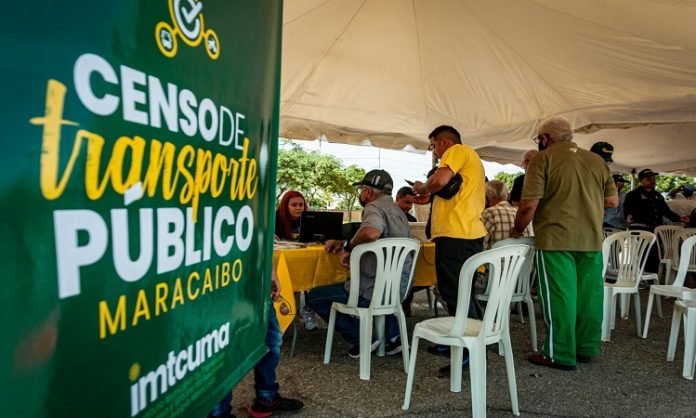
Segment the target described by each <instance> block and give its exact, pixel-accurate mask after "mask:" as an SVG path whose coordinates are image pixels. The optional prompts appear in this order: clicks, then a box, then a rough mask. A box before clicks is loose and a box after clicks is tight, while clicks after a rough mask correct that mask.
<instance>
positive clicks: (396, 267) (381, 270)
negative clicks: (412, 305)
mask: <svg viewBox="0 0 696 418" xmlns="http://www.w3.org/2000/svg"><path fill="white" fill-rule="evenodd" d="M419 250H420V241H418V240H414V239H411V238H382V239H379V240H377V241H374V242H370V243H367V244H360V245H358V246H356V247H355V248H354V249H353V251H352V252H351V254H350V291H349V296H348V303H345V304H343V303H338V302H334V303H333V304H332V305H331V314H330V316H329V324H328V329H327V334H326V347H325V348H324V364H328V363H329V362H330V361H331V348H332V346H333V336H334V328H335V326H336V315H337V314H338V313H339V312H340V313H343V314H346V315H352V316H357V317H358V319H359V320H360V378H361V379H363V380H370V359H371V357H372V351H371V349H370V346H371V345H372V320H373V318H374V319H375V321H376V322H377V335H378V338H379V340H380V346H379V348H378V351H377V355H379V356H384V347H385V338H384V316H385V315H389V314H395V315H396V318H397V320H398V322H399V333H400V334H401V347H402V356H403V360H404V371H406V370H407V366H408V331H407V329H406V315H404V311H403V309H402V307H401V301H402V298H401V292H400V289H401V274H402V272H403V270H404V263H405V262H406V259H407V257H408V256H409V255H410V256H411V259H412V260H413V261H412V264H411V271H410V272H409V275H408V288H410V287H411V282H412V281H413V272H414V271H415V268H416V260H417V259H418V251H419ZM367 254H374V255H375V257H376V258H377V275H376V277H375V285H374V288H373V293H372V299H371V300H370V306H369V307H367V308H361V307H358V297H359V294H360V259H361V257H363V256H365V255H367Z"/></svg>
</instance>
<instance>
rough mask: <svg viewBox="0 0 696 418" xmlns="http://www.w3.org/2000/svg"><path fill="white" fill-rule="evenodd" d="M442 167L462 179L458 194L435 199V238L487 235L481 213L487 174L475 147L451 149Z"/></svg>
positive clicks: (463, 237)
mask: <svg viewBox="0 0 696 418" xmlns="http://www.w3.org/2000/svg"><path fill="white" fill-rule="evenodd" d="M439 167H449V168H450V169H451V170H452V171H453V172H454V173H455V174H457V173H459V174H460V175H461V176H462V180H463V181H462V185H461V187H460V188H459V192H457V194H456V195H455V196H454V197H452V198H451V199H443V198H441V197H439V196H435V199H434V200H433V215H432V216H433V217H432V234H431V236H432V237H433V238H437V237H449V238H462V239H476V238H481V237H484V236H486V227H485V226H484V225H483V221H482V220H481V212H483V209H484V208H485V207H486V195H485V178H486V176H485V174H484V171H483V164H482V163H481V158H480V157H479V155H478V154H477V153H476V151H474V150H473V149H472V148H470V147H468V146H466V145H462V144H457V145H453V146H452V147H450V148H448V149H447V151H445V153H444V155H443V156H442V159H441V160H440V165H439Z"/></svg>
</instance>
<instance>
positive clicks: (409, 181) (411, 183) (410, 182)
mask: <svg viewBox="0 0 696 418" xmlns="http://www.w3.org/2000/svg"><path fill="white" fill-rule="evenodd" d="M404 181H405V182H406V183H407V184H408V185H409V186H413V184H414V183H413V182H412V181H411V180H406V179H404Z"/></svg>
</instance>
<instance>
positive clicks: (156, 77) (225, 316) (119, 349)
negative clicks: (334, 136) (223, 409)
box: [0, 0, 282, 418]
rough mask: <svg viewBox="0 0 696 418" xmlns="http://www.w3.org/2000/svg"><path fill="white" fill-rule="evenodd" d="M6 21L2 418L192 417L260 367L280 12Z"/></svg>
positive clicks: (156, 1)
mask: <svg viewBox="0 0 696 418" xmlns="http://www.w3.org/2000/svg"><path fill="white" fill-rule="evenodd" d="M4 17H5V19H4V23H3V25H2V29H0V33H1V34H2V36H1V37H0V39H1V40H0V45H2V46H1V50H2V61H3V65H2V69H1V70H0V74H2V83H3V84H4V86H3V88H2V92H3V93H2V103H1V104H0V107H1V109H2V112H0V120H2V134H1V135H2V147H3V152H1V153H0V166H1V167H2V170H3V175H2V176H1V177H0V193H1V194H0V205H1V207H2V221H1V223H0V257H1V258H2V268H3V272H2V287H1V290H0V327H1V328H0V329H1V332H2V339H1V340H0V416H1V417H13V418H17V417H97V416H99V417H177V416H186V417H204V416H205V415H206V413H207V412H208V411H209V410H210V408H211V407H212V406H214V405H215V404H216V403H217V402H218V401H219V400H220V399H221V398H222V397H223V396H224V394H225V393H226V392H227V391H228V390H230V389H231V388H232V386H233V385H234V384H235V383H236V382H237V381H239V380H240V379H241V378H242V377H243V376H244V375H245V374H246V373H247V372H248V371H249V370H250V369H251V368H253V366H254V364H255V363H256V362H257V361H258V360H259V359H260V358H261V357H262V356H263V355H264V354H265V352H266V349H265V345H264V338H265V333H266V321H267V315H268V308H269V304H270V303H271V302H270V299H269V291H270V268H271V256H270V254H271V251H272V241H271V240H269V239H268V237H269V236H270V230H271V229H272V225H269V222H271V221H272V220H273V209H274V208H273V206H274V201H275V200H274V193H275V179H276V160H277V134H278V106H279V101H278V94H279V78H280V49H281V33H280V32H281V27H282V26H281V25H282V3H281V2H280V1H277V0H276V1H274V0H256V1H243V0H142V1H135V0H120V1H113V2H100V1H72V2H52V1H34V2H18V3H13V5H12V6H11V7H9V8H8V9H7V10H5V14H4Z"/></svg>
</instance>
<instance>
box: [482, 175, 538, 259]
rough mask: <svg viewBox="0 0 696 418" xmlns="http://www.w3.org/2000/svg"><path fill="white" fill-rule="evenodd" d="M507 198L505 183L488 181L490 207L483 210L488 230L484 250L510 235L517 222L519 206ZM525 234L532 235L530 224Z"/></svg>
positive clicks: (487, 190)
mask: <svg viewBox="0 0 696 418" xmlns="http://www.w3.org/2000/svg"><path fill="white" fill-rule="evenodd" d="M507 200H508V191H507V186H506V185H505V183H503V182H502V181H500V180H491V181H489V182H487V183H486V201H487V202H488V207H487V208H486V209H484V211H483V212H481V219H483V225H484V226H485V227H486V231H488V234H486V236H485V237H484V238H483V249H484V250H490V249H491V247H492V246H493V244H495V243H496V242H498V241H502V240H504V239H505V238H509V237H510V230H512V226H513V225H514V224H515V215H516V214H517V208H516V207H514V206H512V205H511V204H510V203H509V202H508V201H507ZM524 235H525V236H529V235H530V226H527V228H526V229H525V231H524Z"/></svg>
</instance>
